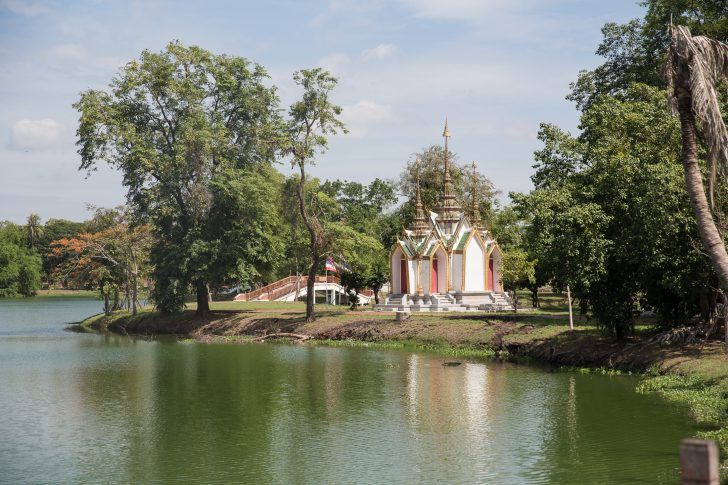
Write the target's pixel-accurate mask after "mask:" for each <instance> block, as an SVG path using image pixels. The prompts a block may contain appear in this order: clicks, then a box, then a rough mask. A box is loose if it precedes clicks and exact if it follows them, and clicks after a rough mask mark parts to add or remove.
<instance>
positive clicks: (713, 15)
mask: <svg viewBox="0 0 728 485" xmlns="http://www.w3.org/2000/svg"><path fill="white" fill-rule="evenodd" d="M642 4H643V5H644V6H645V7H646V8H647V11H646V14H645V17H644V18H642V19H634V20H631V21H629V22H627V23H626V24H617V23H613V22H610V23H607V24H606V25H604V27H603V28H602V36H603V40H602V42H601V43H600V44H599V46H598V48H597V51H596V53H597V55H599V56H601V57H603V58H604V63H602V64H601V65H599V66H597V67H596V68H595V69H593V70H585V71H581V72H580V73H579V77H578V79H577V81H576V82H574V83H573V84H572V92H571V94H570V95H569V96H568V98H569V99H572V100H574V101H575V102H576V103H577V106H578V107H579V108H580V109H584V108H586V107H588V106H590V105H591V104H592V103H593V102H594V100H595V99H596V97H597V96H599V95H603V94H607V95H614V94H618V93H623V92H624V91H626V90H627V88H628V87H629V86H630V84H632V83H635V82H636V83H642V84H649V85H651V86H656V87H660V88H664V87H665V80H664V78H663V76H662V75H661V71H662V65H663V61H664V60H665V53H666V51H667V48H668V45H669V44H670V36H669V34H668V32H667V29H666V26H667V25H669V24H670V23H671V22H673V23H675V24H676V25H684V26H686V27H688V28H689V29H690V30H691V31H692V32H693V33H694V34H696V35H705V36H708V37H711V38H713V39H717V40H719V41H724V42H725V41H728V3H726V2H725V1H724V0H644V1H643V2H642Z"/></svg>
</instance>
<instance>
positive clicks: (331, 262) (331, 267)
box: [326, 256, 338, 273]
mask: <svg viewBox="0 0 728 485" xmlns="http://www.w3.org/2000/svg"><path fill="white" fill-rule="evenodd" d="M326 271H333V272H334V273H337V272H338V270H337V269H336V265H335V264H334V258H332V257H331V256H329V257H328V258H326Z"/></svg>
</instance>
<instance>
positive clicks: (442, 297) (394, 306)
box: [374, 291, 513, 312]
mask: <svg viewBox="0 0 728 485" xmlns="http://www.w3.org/2000/svg"><path fill="white" fill-rule="evenodd" d="M374 310H378V311H385V312H386V311H389V312H397V311H412V312H464V311H486V312H501V311H512V310H513V303H512V302H511V300H510V298H509V297H508V295H506V294H504V293H496V292H490V291H487V292H482V293H466V294H464V295H463V294H461V293H456V294H449V293H433V294H431V295H421V296H417V295H414V296H412V295H406V294H393V295H389V297H388V298H387V300H386V302H385V303H384V304H379V305H374Z"/></svg>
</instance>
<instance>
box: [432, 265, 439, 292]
mask: <svg viewBox="0 0 728 485" xmlns="http://www.w3.org/2000/svg"><path fill="white" fill-rule="evenodd" d="M438 283H439V278H438V277H437V258H435V259H433V260H432V271H431V272H430V294H432V293H439V286H438Z"/></svg>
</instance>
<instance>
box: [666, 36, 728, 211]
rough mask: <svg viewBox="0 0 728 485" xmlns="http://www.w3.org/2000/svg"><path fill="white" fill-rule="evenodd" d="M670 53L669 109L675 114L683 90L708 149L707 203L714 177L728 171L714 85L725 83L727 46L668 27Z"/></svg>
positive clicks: (726, 138) (726, 134) (727, 143)
mask: <svg viewBox="0 0 728 485" xmlns="http://www.w3.org/2000/svg"><path fill="white" fill-rule="evenodd" d="M670 35H671V39H672V40H671V42H670V50H669V52H668V56H667V60H666V64H665V78H666V81H667V90H668V98H669V102H670V106H671V108H672V110H673V112H674V113H676V114H677V107H678V92H679V91H680V90H681V89H687V90H688V91H689V92H690V95H691V98H692V111H693V115H694V116H695V120H696V122H697V124H698V129H699V131H700V134H701V136H702V138H703V139H704V141H705V144H706V146H707V149H708V169H709V172H710V175H709V179H708V187H709V192H710V202H711V205H712V204H713V192H714V187H715V183H716V179H717V177H718V175H720V176H721V177H725V176H726V173H727V172H728V131H726V126H725V123H724V122H723V117H722V115H721V112H720V105H719V103H718V93H717V85H718V83H719V82H720V81H721V80H728V44H724V43H723V42H719V41H717V40H713V39H710V38H708V37H703V36H695V37H693V36H692V35H691V34H690V30H689V29H688V28H687V27H685V26H682V25H678V26H671V27H670Z"/></svg>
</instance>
